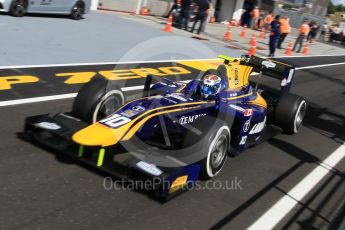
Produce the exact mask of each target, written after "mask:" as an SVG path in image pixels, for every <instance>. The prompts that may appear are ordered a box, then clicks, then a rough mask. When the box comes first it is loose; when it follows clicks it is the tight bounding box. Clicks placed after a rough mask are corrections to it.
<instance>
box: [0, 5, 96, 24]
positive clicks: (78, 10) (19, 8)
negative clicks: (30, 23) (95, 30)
mask: <svg viewBox="0 0 345 230" xmlns="http://www.w3.org/2000/svg"><path fill="white" fill-rule="evenodd" d="M90 7H91V0H0V12H8V13H10V14H11V15H13V16H15V17H22V16H24V14H25V13H44V14H62V15H70V16H71V18H72V19H75V20H79V19H81V18H82V16H83V14H85V13H88V12H89V11H90Z"/></svg>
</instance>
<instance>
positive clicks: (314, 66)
mask: <svg viewBox="0 0 345 230" xmlns="http://www.w3.org/2000/svg"><path fill="white" fill-rule="evenodd" d="M344 64H345V62H340V63H332V64H324V65H312V66H303V67H296V68H295V69H296V70H301V69H315V68H320V67H328V66H335V65H344Z"/></svg>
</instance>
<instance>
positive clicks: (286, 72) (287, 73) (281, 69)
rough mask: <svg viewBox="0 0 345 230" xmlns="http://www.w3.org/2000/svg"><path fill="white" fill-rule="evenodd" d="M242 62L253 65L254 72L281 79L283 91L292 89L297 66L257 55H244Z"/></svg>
mask: <svg viewBox="0 0 345 230" xmlns="http://www.w3.org/2000/svg"><path fill="white" fill-rule="evenodd" d="M240 63H241V64H243V65H249V66H252V67H253V71H254V72H258V73H260V74H264V75H266V76H268V77H272V78H275V79H278V80H280V81H281V83H280V87H281V90H282V92H283V93H287V92H289V90H290V86H291V83H292V79H293V76H294V73H295V67H294V66H291V65H288V64H285V63H281V62H277V61H274V60H271V59H266V58H261V57H257V56H249V55H243V56H242V57H241V62H240Z"/></svg>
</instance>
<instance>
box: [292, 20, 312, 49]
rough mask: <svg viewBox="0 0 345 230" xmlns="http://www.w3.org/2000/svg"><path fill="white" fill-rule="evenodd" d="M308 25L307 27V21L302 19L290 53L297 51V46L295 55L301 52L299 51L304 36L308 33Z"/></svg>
mask: <svg viewBox="0 0 345 230" xmlns="http://www.w3.org/2000/svg"><path fill="white" fill-rule="evenodd" d="M309 30H310V28H309V25H308V21H307V19H304V20H303V23H302V25H301V27H300V29H299V35H298V37H297V39H296V41H295V45H294V46H293V49H292V51H295V50H296V49H297V46H298V49H297V51H296V52H297V53H299V52H301V49H302V46H303V40H304V38H305V36H306V35H307V34H308V33H309Z"/></svg>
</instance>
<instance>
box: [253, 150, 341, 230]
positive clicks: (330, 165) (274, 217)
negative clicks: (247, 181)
mask: <svg viewBox="0 0 345 230" xmlns="http://www.w3.org/2000/svg"><path fill="white" fill-rule="evenodd" d="M344 157H345V144H342V145H341V146H340V147H339V148H338V149H336V150H335V151H334V152H333V153H332V154H331V155H329V156H328V157H327V158H326V159H325V160H324V161H323V162H321V163H320V164H319V166H317V167H316V168H315V169H314V170H313V171H311V172H310V173H309V174H308V175H307V176H306V177H304V178H303V180H301V181H300V182H299V183H298V184H297V185H296V186H295V187H293V188H292V189H291V190H290V191H289V192H288V193H287V194H286V195H285V196H284V197H282V198H281V199H280V200H279V201H278V202H277V203H275V204H274V205H273V206H272V207H271V208H270V209H269V210H268V211H266V212H265V213H264V214H263V215H262V216H261V217H260V218H259V219H257V220H256V221H255V222H254V223H253V224H252V225H251V226H249V228H248V229H249V230H257V229H273V228H274V227H276V226H277V224H278V223H279V222H280V221H281V220H282V219H283V218H284V217H285V216H286V215H287V214H288V213H289V212H290V211H291V210H292V209H293V208H294V207H295V206H296V205H297V204H298V203H299V202H301V201H302V199H303V198H304V197H305V196H306V195H307V194H308V193H309V192H310V191H311V190H312V189H313V188H314V187H315V186H316V185H317V184H318V183H319V182H320V181H321V180H322V179H323V178H324V177H325V176H326V175H327V174H328V173H329V172H331V171H332V170H334V167H335V166H336V165H337V164H338V163H339V162H340V161H341V160H342V159H344Z"/></svg>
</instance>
